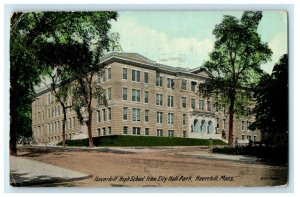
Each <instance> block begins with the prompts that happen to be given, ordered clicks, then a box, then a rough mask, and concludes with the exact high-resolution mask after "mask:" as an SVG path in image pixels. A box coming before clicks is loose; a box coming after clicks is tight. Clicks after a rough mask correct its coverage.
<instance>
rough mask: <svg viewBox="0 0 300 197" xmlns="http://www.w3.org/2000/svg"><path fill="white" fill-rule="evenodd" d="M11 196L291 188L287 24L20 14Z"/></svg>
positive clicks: (171, 15)
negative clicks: (36, 191)
mask: <svg viewBox="0 0 300 197" xmlns="http://www.w3.org/2000/svg"><path fill="white" fill-rule="evenodd" d="M10 22H11V23H10V117H11V122H10V123H11V124H10V157H9V158H10V166H9V167H10V180H9V181H10V185H11V186H14V187H101V188H103V187H191V186H192V187H209V186H222V187H237V186H247V187H266V186H282V187H286V186H287V185H288V179H289V177H288V170H289V164H288V146H289V143H288V142H289V139H288V135H289V131H288V88H289V86H288V60H289V59H288V22H289V21H288V12H286V11H284V10H282V11H263V10H262V11H251V10H249V11H97V12H96V11H94V12H77V11H76V12H61V11H58V12H14V13H12V15H11V19H10Z"/></svg>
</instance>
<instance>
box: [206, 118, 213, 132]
mask: <svg viewBox="0 0 300 197" xmlns="http://www.w3.org/2000/svg"><path fill="white" fill-rule="evenodd" d="M213 129H214V127H213V123H212V121H211V120H210V121H208V124H207V133H212V132H213Z"/></svg>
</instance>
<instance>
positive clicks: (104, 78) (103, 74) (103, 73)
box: [101, 70, 106, 81]
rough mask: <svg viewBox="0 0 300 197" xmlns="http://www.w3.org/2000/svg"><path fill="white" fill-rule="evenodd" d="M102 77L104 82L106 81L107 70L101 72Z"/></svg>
mask: <svg viewBox="0 0 300 197" xmlns="http://www.w3.org/2000/svg"><path fill="white" fill-rule="evenodd" d="M101 76H102V77H103V81H106V75H105V70H102V71H101Z"/></svg>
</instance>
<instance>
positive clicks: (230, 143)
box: [228, 97, 235, 148]
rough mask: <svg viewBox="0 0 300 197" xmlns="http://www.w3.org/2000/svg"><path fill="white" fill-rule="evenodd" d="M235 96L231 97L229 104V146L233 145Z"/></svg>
mask: <svg viewBox="0 0 300 197" xmlns="http://www.w3.org/2000/svg"><path fill="white" fill-rule="evenodd" d="M234 100H235V99H234V97H233V98H230V105H229V131H228V147H230V148H231V147H232V146H233V114H234Z"/></svg>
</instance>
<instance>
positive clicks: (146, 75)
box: [144, 72, 149, 83]
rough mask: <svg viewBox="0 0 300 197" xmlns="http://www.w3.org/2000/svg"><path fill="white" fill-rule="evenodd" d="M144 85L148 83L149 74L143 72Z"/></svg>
mask: <svg viewBox="0 0 300 197" xmlns="http://www.w3.org/2000/svg"><path fill="white" fill-rule="evenodd" d="M144 83H149V73H147V72H144Z"/></svg>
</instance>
